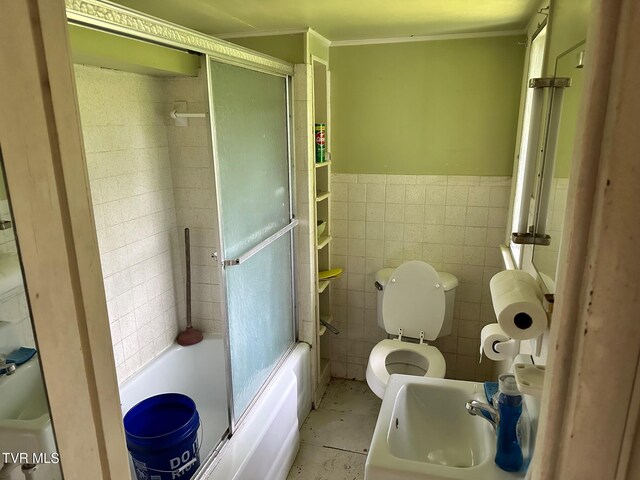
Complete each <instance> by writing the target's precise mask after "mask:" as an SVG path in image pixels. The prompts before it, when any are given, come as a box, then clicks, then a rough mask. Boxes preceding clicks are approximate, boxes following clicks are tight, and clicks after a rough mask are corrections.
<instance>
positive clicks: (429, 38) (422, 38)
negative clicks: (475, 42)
mask: <svg viewBox="0 0 640 480" xmlns="http://www.w3.org/2000/svg"><path fill="white" fill-rule="evenodd" d="M526 33H527V32H526V30H503V31H498V32H478V33H448V34H443V35H416V36H413V37H394V38H369V39H363V40H337V41H335V40H334V41H332V42H331V46H332V47H351V46H354V45H377V44H383V43H408V42H435V41H438V40H461V39H465V38H485V37H509V36H512V35H513V36H515V35H525V34H526Z"/></svg>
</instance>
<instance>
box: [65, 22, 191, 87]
mask: <svg viewBox="0 0 640 480" xmlns="http://www.w3.org/2000/svg"><path fill="white" fill-rule="evenodd" d="M69 38H70V41H71V52H72V54H73V61H74V63H82V64H85V65H96V66H99V67H105V68H113V69H116V70H124V71H128V72H135V73H143V74H148V75H161V76H164V75H171V76H175V75H188V76H197V75H198V69H199V68H200V56H199V55H194V54H190V53H186V52H182V51H180V50H176V49H173V48H168V47H161V46H159V45H154V44H152V43H147V42H143V41H140V40H133V39H130V38H126V37H121V36H118V35H113V34H109V33H104V32H100V31H98V30H92V29H90V28H84V27H78V26H76V25H69Z"/></svg>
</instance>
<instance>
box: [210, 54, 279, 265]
mask: <svg viewBox="0 0 640 480" xmlns="http://www.w3.org/2000/svg"><path fill="white" fill-rule="evenodd" d="M211 82H212V84H211V90H212V94H213V95H212V97H213V110H214V119H215V143H216V150H217V156H218V163H217V165H218V171H217V175H218V176H219V179H220V181H219V182H218V183H217V184H218V189H219V192H218V196H219V199H220V203H221V209H222V212H221V227H222V232H223V240H224V242H223V243H224V245H223V255H224V258H225V259H232V258H237V257H238V256H239V255H242V254H243V253H245V252H246V251H247V250H249V249H251V248H252V247H254V246H256V245H257V244H259V243H260V242H261V241H263V240H264V239H266V238H268V237H269V236H270V235H272V234H274V233H276V232H277V231H278V230H280V229H282V228H283V227H285V226H286V225H288V224H289V220H290V217H291V204H290V192H289V163H288V147H289V143H288V131H287V117H288V112H287V79H286V78H284V77H280V76H275V75H269V74H266V73H260V72H256V71H253V70H248V69H246V68H241V67H236V66H233V65H228V64H224V63H218V62H211Z"/></svg>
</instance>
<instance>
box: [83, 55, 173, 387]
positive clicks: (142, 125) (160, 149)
mask: <svg viewBox="0 0 640 480" xmlns="http://www.w3.org/2000/svg"><path fill="white" fill-rule="evenodd" d="M75 74H76V85H77V89H78V102H79V106H80V117H81V122H82V130H83V136H84V142H85V151H86V155H87V166H88V172H89V180H90V185H91V195H92V200H93V206H94V217H95V222H96V229H97V235H98V245H99V248H100V259H101V263H102V272H103V275H104V285H105V293H106V296H107V307H108V311H109V321H110V324H111V335H112V341H113V349H114V357H115V362H116V367H117V372H118V380H119V382H122V381H124V380H125V379H126V378H127V377H129V376H130V375H131V374H132V373H134V372H135V371H136V370H137V369H138V368H139V367H140V366H141V365H143V364H144V363H145V362H147V361H148V360H150V359H151V358H153V357H154V356H155V355H157V354H158V353H159V352H160V351H162V350H163V349H164V348H166V347H167V346H168V345H169V344H170V343H171V342H172V341H173V339H174V338H175V336H176V333H177V330H178V322H177V311H176V298H175V292H176V288H177V286H176V284H175V281H174V268H175V265H174V258H173V256H172V245H176V244H177V238H176V233H177V231H176V211H175V202H174V194H173V182H172V175H171V164H170V161H169V146H168V141H167V127H166V125H165V110H166V105H165V103H164V102H165V97H164V95H163V93H164V85H163V80H162V79H160V78H155V77H150V76H144V75H136V74H131V73H124V72H117V71H113V70H106V69H101V68H96V67H87V66H76V67H75Z"/></svg>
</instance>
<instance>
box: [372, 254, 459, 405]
mask: <svg viewBox="0 0 640 480" xmlns="http://www.w3.org/2000/svg"><path fill="white" fill-rule="evenodd" d="M457 285H458V279H457V278H456V277H454V276H453V275H451V274H450V273H446V272H437V271H436V270H435V269H434V268H433V267H432V266H431V265H429V264H428V263H425V262H421V261H417V260H413V261H410V262H405V263H403V264H402V265H400V266H399V267H398V268H396V269H384V270H380V271H379V272H378V273H377V274H376V288H377V289H378V324H379V325H380V326H381V327H382V328H384V329H385V330H386V331H387V333H388V334H389V335H395V336H397V337H396V338H393V339H386V340H382V341H381V342H379V343H378V344H377V345H376V346H375V347H374V348H373V349H372V350H371V354H370V355H369V362H368V364H367V375H366V377H367V383H368V385H369V388H371V390H372V391H373V393H375V394H376V395H377V396H378V397H380V398H382V397H383V396H384V391H385V389H386V386H387V383H388V381H389V377H390V376H391V375H393V374H394V373H401V374H405V375H416V376H424V377H436V378H444V375H445V371H446V363H445V360H444V357H443V355H442V353H441V352H440V350H438V349H437V348H436V347H434V346H432V345H428V344H427V343H426V341H432V340H435V339H436V338H438V337H440V336H445V335H450V334H451V328H452V323H453V301H454V295H455V287H456V286H457ZM407 339H413V340H414V341H413V342H411V341H407Z"/></svg>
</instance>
